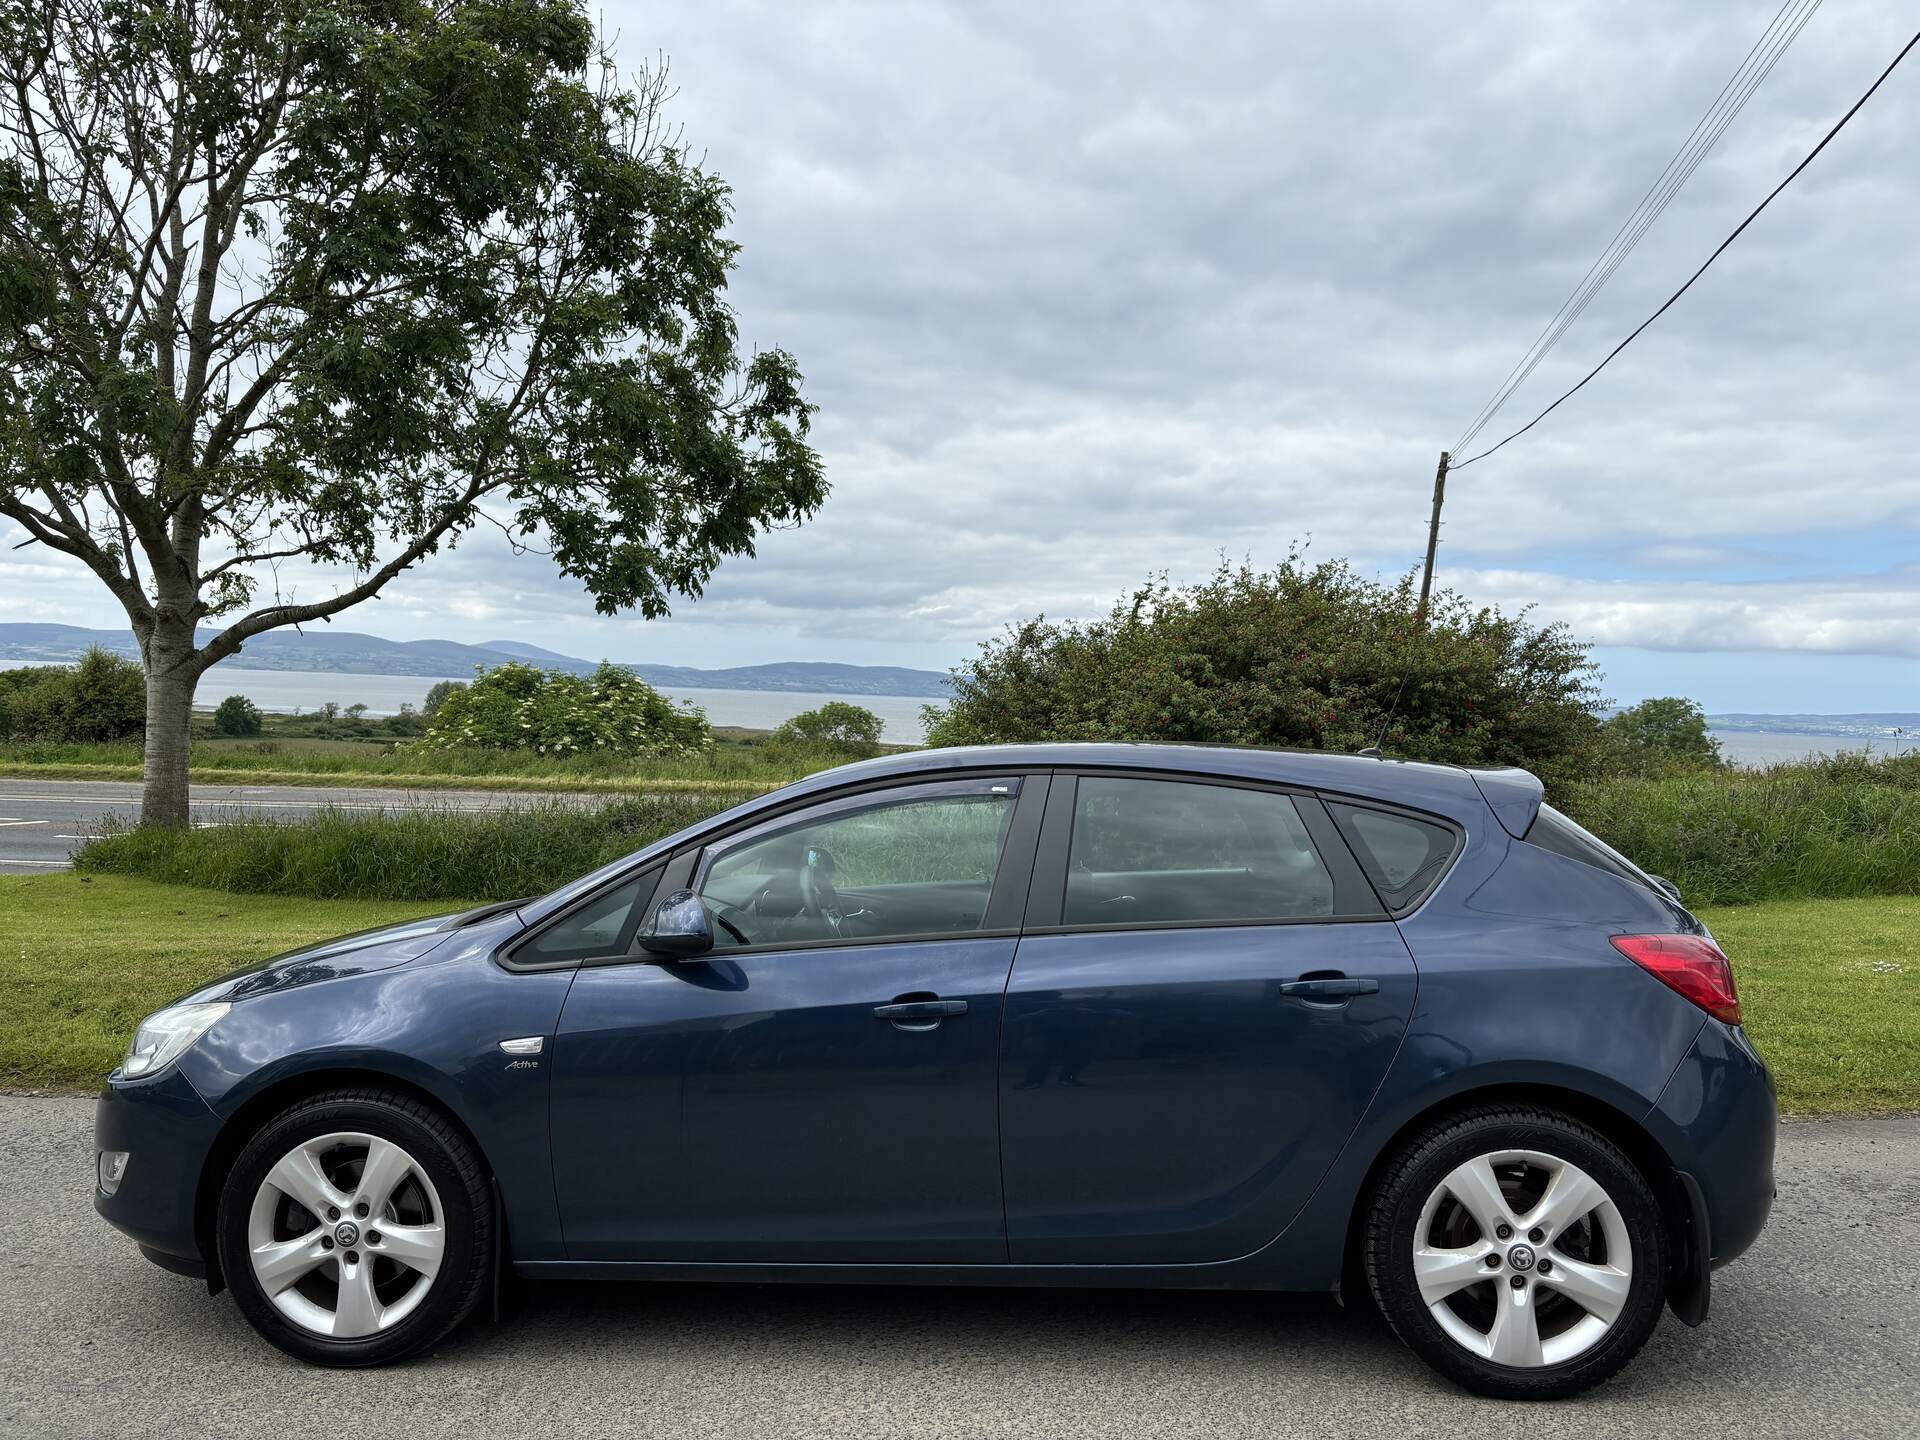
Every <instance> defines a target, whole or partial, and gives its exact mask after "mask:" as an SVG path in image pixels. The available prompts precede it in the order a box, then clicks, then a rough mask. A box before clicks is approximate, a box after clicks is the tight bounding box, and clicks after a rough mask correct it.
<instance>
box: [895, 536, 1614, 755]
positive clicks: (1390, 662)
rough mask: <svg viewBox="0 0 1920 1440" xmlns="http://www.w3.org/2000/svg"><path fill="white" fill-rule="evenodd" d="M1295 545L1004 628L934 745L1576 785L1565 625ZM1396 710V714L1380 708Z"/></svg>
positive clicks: (1584, 681) (1583, 673)
mask: <svg viewBox="0 0 1920 1440" xmlns="http://www.w3.org/2000/svg"><path fill="white" fill-rule="evenodd" d="M1418 605H1419V601H1418V596H1417V592H1416V590H1415V588H1414V578H1413V576H1411V575H1408V576H1403V577H1402V578H1401V579H1400V580H1399V581H1398V582H1396V583H1394V584H1390V585H1383V584H1380V583H1378V582H1376V581H1372V580H1368V579H1365V578H1363V577H1361V576H1359V575H1356V574H1355V573H1354V572H1353V571H1352V570H1351V569H1350V568H1349V567H1348V566H1347V565H1346V564H1345V563H1344V562H1341V561H1327V562H1324V563H1322V564H1319V565H1314V566H1309V565H1307V564H1306V563H1305V562H1304V561H1303V560H1302V559H1301V557H1300V556H1299V555H1298V554H1294V555H1290V556H1288V558H1287V559H1286V561H1285V562H1284V563H1282V564H1280V565H1279V566H1277V567H1276V568H1274V569H1273V570H1271V571H1266V572H1261V571H1255V570H1253V569H1251V568H1250V567H1247V566H1240V567H1237V568H1236V567H1229V566H1226V565H1222V566H1221V567H1220V569H1219V570H1218V571H1217V572H1215V574H1214V575H1213V576H1212V577H1211V578H1210V579H1208V580H1207V581H1205V582H1203V583H1201V584H1198V585H1186V586H1174V585H1170V584H1169V583H1168V582H1167V581H1166V580H1165V579H1164V578H1162V579H1158V580H1154V581H1152V582H1150V583H1148V584H1147V585H1145V586H1143V587H1142V588H1141V589H1139V590H1137V591H1135V592H1134V593H1133V594H1132V595H1130V596H1127V597H1126V598H1124V599H1122V600H1121V601H1120V602H1119V603H1117V604H1116V605H1115V606H1114V607H1113V610H1112V612H1111V613H1110V614H1109V615H1108V616H1107V617H1106V618H1104V619H1101V620H1096V621H1093V622H1091V623H1088V624H1065V625H1063V624H1058V623H1055V622H1051V621H1048V620H1047V619H1046V618H1045V617H1044V616H1042V617H1039V618H1036V619H1033V620H1029V621H1026V622H1024V623H1022V624H1019V625H1015V626H1012V627H1010V628H1009V629H1008V631H1007V632H1006V634H1005V635H1004V636H1002V637H1000V638H999V639H996V640H990V641H988V642H987V643H985V644H984V645H982V646H981V653H980V654H979V656H977V657H976V658H975V659H973V660H972V661H970V662H968V663H966V664H964V665H962V666H960V667H959V668H957V669H956V670H955V671H954V672H953V701H952V703H951V704H949V705H947V706H945V707H944V708H942V707H933V706H929V707H928V708H927V711H926V716H927V720H928V722H929V733H928V737H927V739H928V743H929V744H931V745H965V744H974V743H981V742H993V741H1009V740H1160V741H1202V742H1208V743H1213V744H1230V745H1296V746H1304V747H1311V748H1314V749H1320V750H1345V751H1353V750H1359V749H1361V748H1363V747H1365V746H1370V745H1372V744H1374V743H1375V741H1376V740H1377V739H1379V738H1380V735H1381V730H1382V727H1383V726H1384V727H1385V742H1384V743H1385V748H1386V751H1387V753H1388V754H1390V755H1395V756H1400V757H1404V758H1407V759H1413V760H1438V761H1445V762H1449V763H1454V764H1512V765H1525V766H1528V767H1530V768H1532V769H1533V770H1535V771H1536V772H1537V773H1539V774H1541V776H1542V778H1543V779H1549V780H1550V781H1551V780H1554V779H1560V778H1570V777H1571V776H1572V774H1573V773H1575V771H1576V770H1577V767H1578V766H1579V764H1580V763H1581V760H1582V758H1583V757H1586V756H1589V755H1590V754H1591V753H1592V752H1593V751H1594V749H1595V747H1596V746H1597V745H1598V743H1599V742H1598V731H1599V722H1598V720H1597V719H1596V718H1595V716H1594V714H1593V712H1592V708H1591V707H1592V705H1593V703H1594V701H1595V699H1596V698H1597V697H1596V696H1595V694H1594V690H1593V679H1594V669H1593V666H1592V665H1591V663H1590V662H1589V661H1588V659H1587V651H1586V647H1585V646H1583V645H1580V644H1577V643H1576V642H1574V641H1573V640H1571V639H1569V638H1568V636H1567V634H1566V632H1565V631H1564V630H1563V629H1562V628H1561V627H1559V626H1546V627H1540V626H1535V625H1533V624H1531V623H1529V622H1528V620H1527V619H1526V617H1525V616H1524V615H1520V616H1509V615H1502V614H1501V613H1500V612H1499V611H1498V610H1495V609H1491V608H1480V607H1476V606H1474V605H1472V604H1470V603H1469V602H1468V601H1466V600H1465V599H1463V598H1462V597H1460V596H1459V595H1457V594H1455V593H1453V592H1451V591H1444V590H1443V591H1441V592H1440V593H1438V594H1437V595H1435V596H1434V597H1433V599H1432V601H1431V603H1430V606H1429V620H1428V624H1427V626H1426V627H1425V628H1424V630H1423V629H1422V627H1421V625H1420V623H1419V620H1418V616H1417V610H1418ZM1389 717H1391V719H1389Z"/></svg>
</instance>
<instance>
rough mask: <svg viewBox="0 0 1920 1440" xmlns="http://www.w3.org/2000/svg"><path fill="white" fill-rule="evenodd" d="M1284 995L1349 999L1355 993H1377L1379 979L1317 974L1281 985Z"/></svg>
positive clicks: (1315, 998) (1320, 998)
mask: <svg viewBox="0 0 1920 1440" xmlns="http://www.w3.org/2000/svg"><path fill="white" fill-rule="evenodd" d="M1280 993H1281V994H1282V995H1291V996H1293V997H1294V998H1296V999H1299V1000H1348V999H1351V998H1352V997H1353V996H1355V995H1377V994H1379V993H1380V982H1379V981H1378V980H1358V979H1354V978H1351V977H1349V976H1346V975H1316V976H1311V977H1309V978H1307V979H1304V980H1289V981H1287V982H1286V983H1285V984H1284V985H1282V986H1281V987H1280Z"/></svg>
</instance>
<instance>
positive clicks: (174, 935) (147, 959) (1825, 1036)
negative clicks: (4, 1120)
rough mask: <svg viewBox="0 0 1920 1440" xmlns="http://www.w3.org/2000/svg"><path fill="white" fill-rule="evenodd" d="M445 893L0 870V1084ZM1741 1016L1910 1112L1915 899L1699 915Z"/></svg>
mask: <svg viewBox="0 0 1920 1440" xmlns="http://www.w3.org/2000/svg"><path fill="white" fill-rule="evenodd" d="M459 908H461V907H460V906H459V905H457V904H454V903H452V902H447V901H440V902H431V903H420V902H412V903H407V902H382V901H358V900H299V899H284V898H281V897H278V896H266V895H231V894H227V893H225V892H222V891H217V890H203V889H197V888H190V887H187V886H177V885H160V884H155V883H153V882H152V881H147V880H136V879H130V878H126V877H122V876H114V875H99V876H91V877H90V876H83V875H33V876H0V936H4V937H5V940H4V942H0V944H4V947H5V948H4V950H0V1016H4V1017H5V1020H6V1024H5V1025H4V1026H0V1086H10V1087H20V1086H44V1087H49V1088H65V1089H89V1088H91V1087H92V1086H93V1085H95V1084H96V1083H98V1081H99V1079H100V1077H101V1076H103V1075H105V1074H106V1072H107V1071H108V1070H110V1069H111V1068H112V1067H113V1066H114V1064H115V1063H117V1062H118V1060H119V1058H120V1055H121V1052H122V1050H124V1048H125V1046H126V1042H127V1037H128V1035H129V1034H130V1033H131V1032H132V1029H133V1026H134V1024H135V1022H137V1021H138V1020H139V1019H140V1017H141V1016H143V1015H145V1014H146V1013H147V1012H148V1011H150V1010H153V1009H156V1008H157V1007H159V1006H160V1005H162V1004H164V1003H166V1002H167V1001H168V1000H170V999H172V998H173V997H174V996H176V995H178V994H180V993H182V992H183V991H186V990H188V989H190V988H192V987H193V986H194V985H196V984H198V983H200V982H201V981H203V980H207V979H210V978H212V977H214V976H216V975H220V974H222V973H224V972H225V971H228V970H231V969H234V968H236V967H238V966H241V965H244V964H246V963H248V962H249V961H252V960H257V959H260V958H262V957H264V956H267V955H272V954H276V953H278V952H279V951H282V950H289V949H292V948H293V947H294V946H296V945H300V944H303V943H305V942H308V941H311V940H317V939H322V938H325V937H326V936H329V935H337V934H341V933H343V932H346V931H349V930H358V929H363V928H365V927H367V926H370V925H378V924H382V923H386V922H390V921H395V920H402V919H407V918H410V917H412V916H415V915H422V914H428V913H432V912H435V911H446V910H453V909H459ZM1703 918H1705V919H1706V921H1707V923H1708V924H1710V925H1711V926H1712V927H1713V931H1714V934H1715V935H1716V936H1718V937H1719V939H1720V942H1721V944H1722V945H1723V946H1724V947H1725V948H1726V950H1727V952H1728V954H1730V955H1731V956H1732V957H1733V964H1734V970H1735V973H1736V975H1737V976H1738V978H1739V983H1740V994H1741V999H1742V1001H1743V1003H1744V1004H1745V1006H1746V1012H1747V1027H1748V1029H1749V1031H1750V1032H1751V1033H1752V1035H1753V1038H1754V1042H1755V1043H1756V1044H1757V1045H1758V1046H1759V1047H1760V1051H1761V1053H1762V1054H1764V1055H1765V1056H1766V1057H1767V1060H1768V1063H1769V1064H1771V1065H1772V1067H1773V1071H1774V1077H1775V1079H1776V1080H1777V1081H1778V1083H1779V1087H1780V1101H1781V1105H1782V1108H1784V1109H1786V1110H1788V1111H1791V1112H1795V1113H1799V1114H1868V1113H1873V1112H1884V1111H1895V1110H1920V899H1915V898H1893V899H1875V900H1805V901H1786V902H1779V903H1775V904H1769V905H1753V906H1746V907H1742V908H1738V909H1731V908H1728V909H1716V910H1710V911H1708V912H1706V913H1705V915H1704V917H1703Z"/></svg>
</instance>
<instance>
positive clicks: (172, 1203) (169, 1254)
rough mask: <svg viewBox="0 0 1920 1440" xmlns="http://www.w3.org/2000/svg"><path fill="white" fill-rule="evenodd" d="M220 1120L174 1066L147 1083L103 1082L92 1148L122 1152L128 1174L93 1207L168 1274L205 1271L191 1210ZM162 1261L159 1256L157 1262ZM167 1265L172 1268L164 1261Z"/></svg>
mask: <svg viewBox="0 0 1920 1440" xmlns="http://www.w3.org/2000/svg"><path fill="white" fill-rule="evenodd" d="M219 1131H220V1120H219V1117H218V1116H216V1115H215V1114H214V1113H213V1111H211V1110H209V1109H208V1108H207V1103H206V1101H204V1100H202V1099H201V1098H200V1095H199V1092H198V1091H196V1090H195V1089H194V1088H193V1086H192V1085H190V1084H188V1083H187V1079H186V1077H185V1076H184V1075H182V1074H181V1073H180V1072H179V1070H178V1069H169V1070H167V1071H166V1072H165V1073H164V1074H162V1075H159V1076H157V1077H155V1078H154V1079H152V1080H109V1081H107V1083H106V1087H105V1088H104V1089H103V1090H101V1092H100V1099H99V1102H98V1103H97V1104H96V1105H95V1106H94V1111H93V1148H94V1151H95V1153H96V1154H97V1153H98V1152H99V1151H102V1150H125V1151H126V1152H127V1153H128V1156H129V1159H128V1161H127V1171H126V1174H125V1176H124V1177H122V1179H121V1181H120V1185H119V1188H118V1189H117V1190H115V1191H114V1193H113V1194H111V1195H109V1194H107V1193H106V1192H105V1191H103V1190H101V1189H100V1188H99V1184H98V1181H97V1179H96V1182H95V1185H94V1191H93V1208H94V1209H95V1210H97V1211H99V1212H100V1214H101V1215H102V1216H103V1217H104V1218H105V1219H106V1221H107V1223H108V1224H110V1225H112V1226H113V1227H114V1228H115V1229H116V1230H119V1231H121V1232H122V1233H124V1234H127V1235H130V1236H132V1237H133V1238H134V1239H135V1240H137V1241H139V1242H140V1248H141V1250H142V1251H144V1252H145V1253H146V1254H147V1256H148V1258H149V1259H151V1260H154V1261H155V1262H156V1263H158V1264H162V1265H166V1267H167V1268H168V1269H170V1270H180V1271H182V1272H183V1273H187V1274H194V1273H204V1268H205V1263H206V1260H205V1257H204V1256H203V1255H202V1254H201V1253H200V1240H199V1236H198V1234H197V1233H196V1226H195V1223H194V1220H195V1207H196V1205H197V1203H198V1198H199V1190H200V1174H201V1170H202V1168H203V1166H204V1165H205V1162H206V1158H207V1152H208V1151H209V1150H211V1149H212V1147H213V1142H214V1138H215V1136H217V1135H218V1134H219ZM162 1257H165V1258H162ZM169 1261H172V1262H176V1263H169Z"/></svg>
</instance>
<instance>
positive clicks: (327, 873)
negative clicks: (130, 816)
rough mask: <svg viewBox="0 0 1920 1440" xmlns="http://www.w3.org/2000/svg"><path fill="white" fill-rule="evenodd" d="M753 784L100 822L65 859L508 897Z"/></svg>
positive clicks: (288, 888)
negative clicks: (284, 815) (570, 799)
mask: <svg viewBox="0 0 1920 1440" xmlns="http://www.w3.org/2000/svg"><path fill="white" fill-rule="evenodd" d="M750 793H753V792H748V791H741V792H736V793H732V794H728V793H708V794H701V795H649V796H638V797H634V798H632V799H621V800H616V801H612V802H610V803H608V804H606V805H602V806H598V807H594V808H586V807H582V806H577V805H569V804H565V803H563V802H559V801H553V800H546V801H533V802H530V803H529V804H528V805H526V806H525V807H522V808H516V809H511V810H503V811H494V812H484V813H475V812H473V811H462V810H451V809H439V808H435V807H428V808H426V809H421V810H410V811H405V812H399V811H396V812H390V813H389V812H375V813H372V814H368V813H366V812H361V811H355V812H348V811H341V810H322V811H319V812H317V813H315V814H312V815H309V816H305V817H302V818H299V819H295V820H263V819H252V818H248V819H243V820H240V821H238V822H236V823H234V824H231V825H216V826H209V827H204V828H200V829H193V830H157V829H138V828H132V827H129V826H127V825H125V824H124V822H122V823H112V824H108V825H105V826H103V827H102V832H101V836H100V838H98V839H95V840H92V841H90V842H88V843H87V844H86V845H84V846H83V847H81V850H80V852H79V854H78V855H76V856H75V857H74V866H75V868H76V869H78V870H81V871H87V872H96V873H107V874H117V875H138V876H142V877H144V878H146V879H149V880H158V881H162V882H165V883H168V884H176V885H199V886H204V887H207V888H210V889H216V890H233V891H242V892H250V893H256V894H271V895H305V896H311V897H313V898H316V899H364V900H468V899H476V898H478V899H497V900H512V899H514V898H516V897H518V896H522V895H537V894H541V893H543V892H545V891H548V890H551V889H553V888H554V887H556V886H558V885H561V884H564V883H565V882H566V881H568V880H571V879H573V878H574V877H576V876H579V875H584V874H585V873H587V872H588V871H589V870H593V869H596V868H597V867H599V866H601V865H604V864H606V863H607V862H608V861H611V860H617V859H619V858H620V857H621V856H623V855H628V854H631V853H632V852H633V851H635V850H639V849H641V848H643V847H645V846H646V845H649V844H651V843H652V842H653V841H655V840H657V839H659V838H660V837H661V836H663V835H670V834H672V833H674V832H675V831H677V830H683V829H685V828H686V827H687V826H689V825H692V824H694V823H696V822H697V821H700V820H703V819H705V818H706V817H707V816H709V815H712V814H716V813H718V812H719V811H721V810H725V809H727V808H729V807H730V806H732V805H734V804H735V803H737V802H738V801H739V800H741V799H744V798H746V796H747V795H748V794H750Z"/></svg>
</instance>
